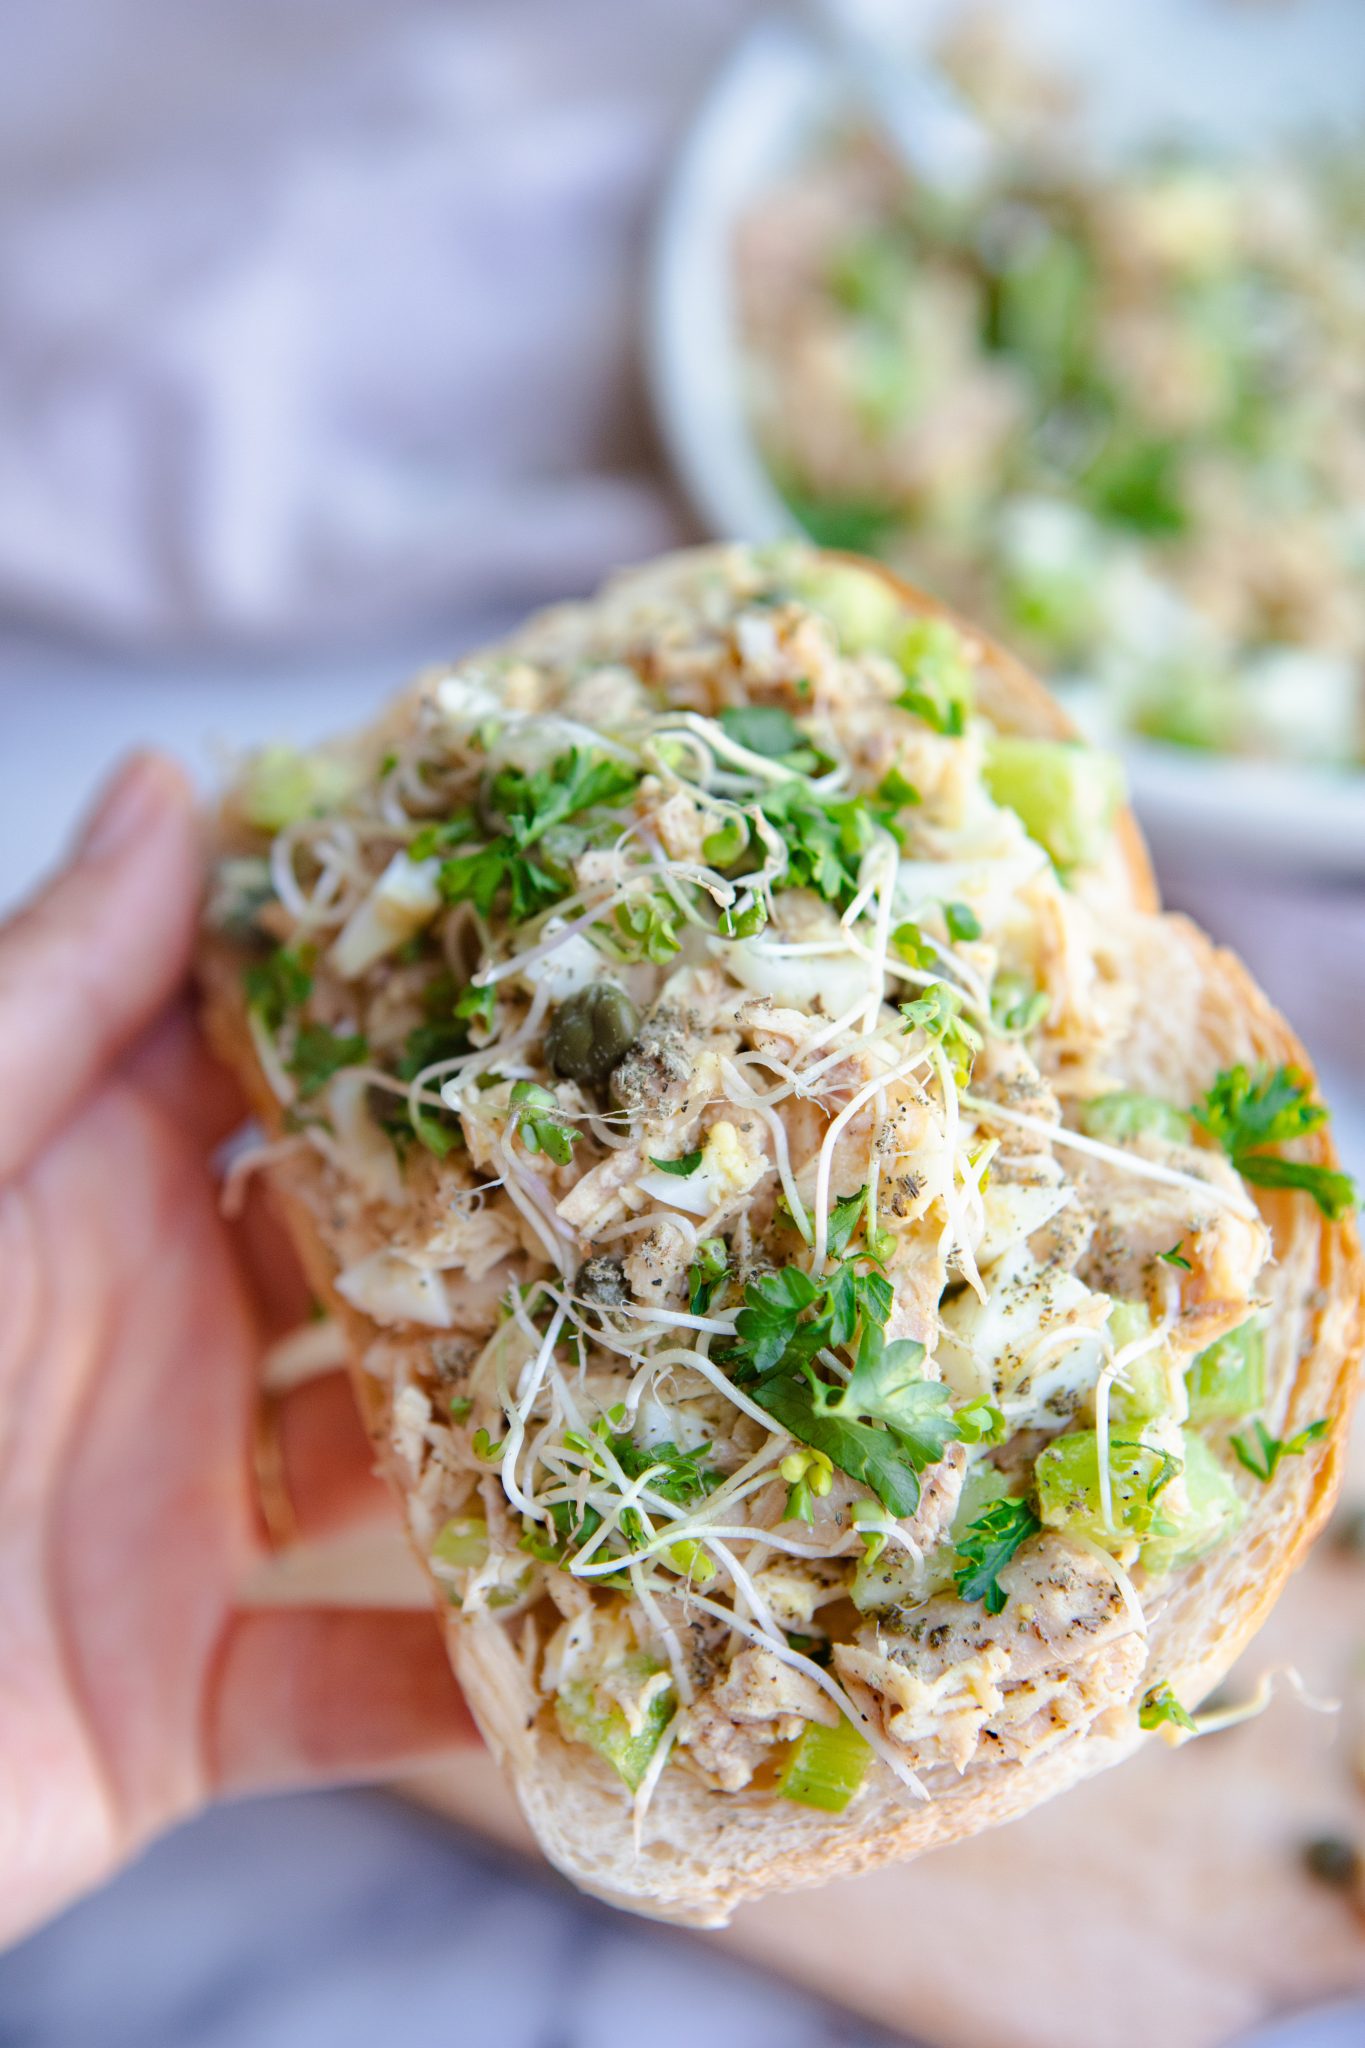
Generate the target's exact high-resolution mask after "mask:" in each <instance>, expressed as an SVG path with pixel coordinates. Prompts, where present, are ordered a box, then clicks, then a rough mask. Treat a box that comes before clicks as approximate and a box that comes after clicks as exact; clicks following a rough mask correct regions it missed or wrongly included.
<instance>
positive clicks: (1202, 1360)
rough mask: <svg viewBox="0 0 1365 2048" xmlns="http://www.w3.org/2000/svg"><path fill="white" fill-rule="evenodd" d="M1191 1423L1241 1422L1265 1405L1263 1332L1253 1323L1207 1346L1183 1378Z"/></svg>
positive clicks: (1244, 1325) (1193, 1360)
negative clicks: (1187, 1391) (1188, 1397)
mask: <svg viewBox="0 0 1365 2048" xmlns="http://www.w3.org/2000/svg"><path fill="white" fill-rule="evenodd" d="M1185 1384H1186V1386H1187V1387H1188V1389H1189V1395H1190V1421H1191V1422H1196V1423H1199V1422H1241V1421H1243V1420H1244V1419H1245V1417H1246V1416H1248V1415H1254V1414H1255V1413H1256V1412H1257V1410H1258V1409H1259V1408H1261V1407H1263V1406H1264V1405H1265V1396H1266V1378H1265V1331H1264V1330H1263V1329H1262V1328H1261V1325H1260V1324H1259V1323H1258V1322H1256V1321H1255V1320H1254V1319H1253V1320H1252V1321H1251V1322H1249V1323H1243V1324H1241V1326H1240V1327H1239V1328H1238V1329H1236V1330H1229V1331H1228V1333H1227V1335H1226V1336H1225V1337H1220V1338H1219V1339H1218V1340H1217V1342H1216V1343H1214V1344H1210V1345H1209V1347H1208V1350H1207V1351H1201V1352H1200V1353H1199V1356H1198V1357H1197V1358H1195V1359H1192V1360H1191V1362H1190V1366H1189V1369H1188V1371H1187V1372H1186V1375H1185Z"/></svg>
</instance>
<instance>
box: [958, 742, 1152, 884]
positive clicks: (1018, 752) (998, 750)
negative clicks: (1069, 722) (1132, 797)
mask: <svg viewBox="0 0 1365 2048" xmlns="http://www.w3.org/2000/svg"><path fill="white" fill-rule="evenodd" d="M985 779H986V787H987V788H988V789H989V791H990V793H991V795H992V796H993V797H994V798H995V800H996V802H997V803H998V804H1004V805H1005V806H1006V807H1007V809H1009V810H1012V811H1014V812H1016V813H1017V814H1018V816H1019V817H1020V818H1021V819H1022V821H1023V824H1024V828H1025V830H1026V831H1027V832H1028V834H1029V837H1030V838H1031V839H1036V840H1037V841H1038V844H1039V845H1040V846H1042V847H1045V848H1046V850H1047V851H1048V853H1050V854H1051V856H1052V858H1053V860H1055V861H1056V863H1057V865H1058V867H1061V868H1077V867H1090V866H1093V864H1094V863H1095V862H1096V861H1097V860H1099V859H1100V857H1101V856H1102V854H1103V853H1104V850H1105V847H1106V846H1107V845H1108V843H1109V835H1110V833H1111V831H1112V830H1113V825H1114V819H1115V817H1116V816H1117V814H1118V809H1119V806H1120V804H1121V803H1122V802H1123V795H1124V782H1123V770H1122V768H1121V767H1120V766H1119V763H1118V762H1117V760H1115V758H1114V756H1113V755H1112V754H1104V753H1100V752H1099V751H1098V750H1097V749H1096V748H1094V747H1083V746H1081V745H1080V744H1079V743H1078V742H1077V741H1074V740H1030V739H1020V738H1017V737H1016V736H1015V735H1013V734H1010V733H993V734H992V735H991V737H990V738H989V740H988V741H987V742H986V760H985Z"/></svg>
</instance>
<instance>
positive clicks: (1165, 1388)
mask: <svg viewBox="0 0 1365 2048" xmlns="http://www.w3.org/2000/svg"><path fill="white" fill-rule="evenodd" d="M1151 1327H1152V1318H1151V1315H1150V1313H1149V1311H1148V1310H1147V1308H1146V1306H1145V1304H1144V1303H1142V1302H1140V1301H1116V1302H1115V1303H1114V1306H1113V1307H1112V1308H1111V1309H1110V1311H1109V1334H1110V1336H1111V1337H1112V1338H1113V1340H1114V1344H1115V1347H1116V1348H1117V1349H1119V1350H1121V1349H1122V1348H1123V1346H1124V1345H1126V1344H1135V1343H1137V1342H1138V1340H1139V1339H1140V1338H1142V1337H1145V1336H1147V1335H1148V1333H1149V1332H1150V1330H1151ZM1187 1413H1188V1402H1187V1399H1186V1394H1185V1375H1184V1373H1183V1372H1182V1371H1181V1368H1180V1365H1179V1363H1178V1362H1177V1360H1176V1358H1175V1357H1174V1355H1173V1353H1172V1352H1171V1350H1170V1349H1169V1347H1168V1346H1167V1345H1165V1344H1156V1345H1153V1347H1152V1349H1151V1350H1150V1351H1144V1352H1143V1353H1142V1354H1141V1355H1140V1356H1139V1357H1137V1358H1133V1359H1130V1360H1129V1362H1128V1364H1127V1365H1125V1366H1124V1368H1123V1377H1122V1379H1120V1380H1115V1381H1114V1383H1113V1385H1112V1387H1111V1389H1110V1394H1109V1419H1110V1422H1111V1424H1112V1425H1113V1426H1114V1427H1116V1428H1117V1430H1118V1432H1119V1434H1120V1435H1131V1434H1134V1433H1135V1432H1136V1431H1138V1430H1139V1429H1141V1427H1142V1425H1143V1423H1144V1422H1157V1421H1164V1420H1171V1421H1175V1422H1183V1421H1184V1420H1185V1417H1186V1414H1187Z"/></svg>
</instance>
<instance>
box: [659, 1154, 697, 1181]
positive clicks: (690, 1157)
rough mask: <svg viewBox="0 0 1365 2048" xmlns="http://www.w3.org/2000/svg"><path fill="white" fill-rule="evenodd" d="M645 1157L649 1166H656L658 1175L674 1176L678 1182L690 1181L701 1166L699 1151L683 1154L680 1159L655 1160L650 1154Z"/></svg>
mask: <svg viewBox="0 0 1365 2048" xmlns="http://www.w3.org/2000/svg"><path fill="white" fill-rule="evenodd" d="M647 1157H648V1159H649V1163H650V1165H651V1166H657V1167H658V1169H659V1171H660V1173H672V1174H676V1175H677V1177H678V1179H679V1180H690V1179H691V1177H692V1175H693V1174H694V1173H695V1172H696V1170H697V1168H698V1167H699V1166H700V1165H701V1153H700V1152H699V1151H697V1152H684V1153H683V1155H682V1157H681V1158H680V1159H656V1158H655V1157H654V1154H653V1153H652V1152H651V1153H649V1154H647Z"/></svg>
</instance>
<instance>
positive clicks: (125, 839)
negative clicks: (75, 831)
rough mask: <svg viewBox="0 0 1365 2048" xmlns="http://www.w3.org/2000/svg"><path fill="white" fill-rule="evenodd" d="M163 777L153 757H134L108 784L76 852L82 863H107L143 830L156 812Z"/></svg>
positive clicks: (149, 755) (136, 755) (117, 771)
mask: <svg viewBox="0 0 1365 2048" xmlns="http://www.w3.org/2000/svg"><path fill="white" fill-rule="evenodd" d="M160 782H161V778H160V776H159V774H158V772H157V763H156V758H155V756H154V755H152V754H134V755H133V756H132V758H131V759H130V760H127V761H125V762H124V763H123V765H122V767H120V768H119V769H117V770H116V771H115V773H114V774H113V775H112V776H111V777H110V779H109V781H108V782H107V783H106V785H105V787H104V790H103V792H102V793H101V795H100V797H99V799H98V801H97V802H96V804H95V808H94V810H93V811H92V812H91V815H90V819H89V822H88V823H87V824H86V826H85V828H84V830H83V831H82V832H81V835H80V838H79V840H78V842H77V848H76V851H77V853H78V855H79V857H80V858H81V859H82V860H107V859H108V857H109V855H110V854H113V853H119V852H121V851H122V849H123V848H124V847H125V846H128V845H131V843H132V842H133V840H135V839H136V838H137V837H138V834H139V833H140V832H141V831H142V830H143V828H144V826H145V825H146V824H147V822H148V820H149V819H150V818H151V816H152V814H153V812H154V811H155V810H156V807H157V802H158V798H159V792H160Z"/></svg>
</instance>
